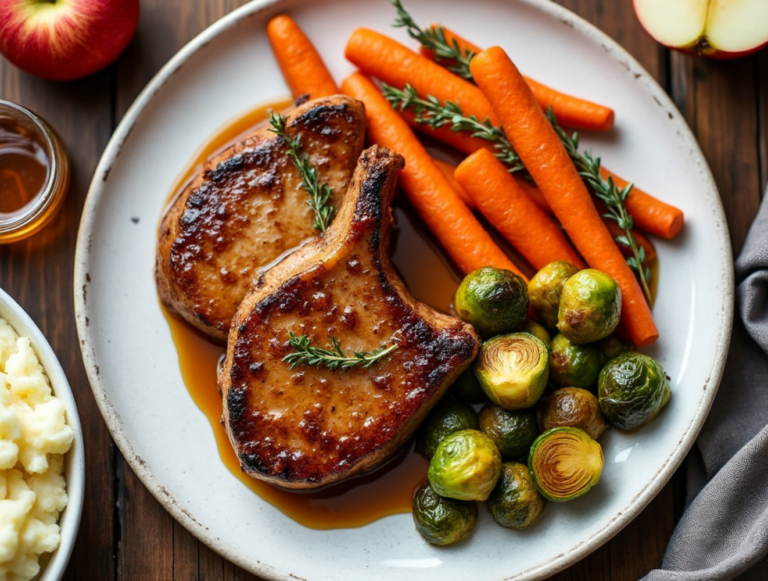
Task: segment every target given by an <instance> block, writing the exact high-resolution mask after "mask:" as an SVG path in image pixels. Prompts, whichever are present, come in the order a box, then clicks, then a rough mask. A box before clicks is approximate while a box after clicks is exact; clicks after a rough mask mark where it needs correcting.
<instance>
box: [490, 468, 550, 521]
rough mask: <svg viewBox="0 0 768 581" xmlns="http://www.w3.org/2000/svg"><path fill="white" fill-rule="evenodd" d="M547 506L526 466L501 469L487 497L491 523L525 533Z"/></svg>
mask: <svg viewBox="0 0 768 581" xmlns="http://www.w3.org/2000/svg"><path fill="white" fill-rule="evenodd" d="M546 505H547V501H546V500H545V499H544V497H543V496H541V494H539V492H538V490H536V487H535V486H534V485H533V480H532V479H531V473H530V471H529V470H528V467H527V466H526V465H525V464H520V463H519V462H505V463H504V464H502V465H501V476H500V477H499V481H498V482H497V483H496V488H494V489H493V492H491V496H489V497H488V510H490V511H491V516H493V520H495V521H496V522H497V523H499V524H500V525H501V526H503V527H505V528H508V529H524V528H525V527H527V526H530V525H532V524H533V523H535V522H536V521H537V520H539V516H541V513H542V511H543V510H544V507H545V506H546Z"/></svg>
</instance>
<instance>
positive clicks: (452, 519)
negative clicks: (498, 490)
mask: <svg viewBox="0 0 768 581" xmlns="http://www.w3.org/2000/svg"><path fill="white" fill-rule="evenodd" d="M413 522H415V523H416V530H417V531H419V534H420V535H421V536H422V537H423V538H424V540H425V541H427V542H428V543H431V544H433V545H439V546H445V545H454V544H456V543H459V542H461V541H463V540H464V539H466V538H467V537H468V536H469V533H471V532H472V530H473V529H474V528H475V523H476V522H477V505H476V504H475V503H474V502H464V501H462V500H454V499H453V498H445V497H444V496H440V495H439V494H437V493H436V492H435V491H434V490H433V489H432V487H431V486H430V485H429V482H428V481H427V482H425V483H424V484H422V485H421V486H420V487H419V488H418V489H417V490H416V492H415V493H414V495H413Z"/></svg>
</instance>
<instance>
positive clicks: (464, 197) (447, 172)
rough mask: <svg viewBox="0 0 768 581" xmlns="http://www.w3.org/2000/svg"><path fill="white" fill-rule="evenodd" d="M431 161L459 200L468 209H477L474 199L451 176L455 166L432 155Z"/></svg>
mask: <svg viewBox="0 0 768 581" xmlns="http://www.w3.org/2000/svg"><path fill="white" fill-rule="evenodd" d="M432 161H434V162H435V165H436V166H437V169H439V170H440V171H441V172H442V173H443V175H444V176H445V179H447V180H448V183H449V184H451V188H453V191H454V192H456V193H457V194H459V197H460V198H461V201H462V202H464V203H465V204H466V205H467V207H468V208H469V209H470V210H477V204H475V200H473V199H472V196H470V195H469V194H468V193H467V191H466V190H465V189H464V188H463V187H461V184H460V183H459V182H457V181H456V178H455V177H454V176H453V172H454V171H456V166H455V165H451V164H450V163H448V162H447V161H443V160H442V159H436V158H434V157H433V158H432Z"/></svg>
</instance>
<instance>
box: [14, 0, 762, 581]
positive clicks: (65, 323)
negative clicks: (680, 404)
mask: <svg viewBox="0 0 768 581" xmlns="http://www.w3.org/2000/svg"><path fill="white" fill-rule="evenodd" d="M361 1H362V0H361ZM377 1H381V2H383V1H385V0H377ZM558 1H559V3H560V4H562V5H564V6H566V7H568V8H570V9H571V10H574V11H575V12H577V13H578V14H580V15H581V16H583V17H584V18H586V19H587V20H589V21H591V22H593V23H594V24H595V25H597V26H598V27H599V28H601V29H602V30H604V31H606V32H607V33H608V34H609V35H611V36H612V37H613V38H615V39H616V40H617V41H618V42H619V43H620V44H622V45H623V46H624V47H625V48H626V49H628V50H629V52H631V53H632V54H633V55H634V56H635V57H636V58H637V59H638V60H639V61H640V62H641V63H642V65H643V66H644V67H645V68H646V69H647V70H648V71H649V72H650V73H651V75H653V76H654V77H655V78H656V79H657V80H658V82H659V83H660V84H661V86H662V87H664V88H665V89H666V90H667V92H668V93H669V94H670V95H671V97H672V99H673V100H674V101H675V103H676V104H677V106H678V107H679V108H680V110H681V111H682V113H683V115H684V116H685V118H686V119H687V120H688V123H689V124H690V126H691V127H692V128H693V131H694V133H695V134H696V136H697V137H698V140H699V143H700V144H701V147H702V149H703V150H704V154H705V155H706V157H707V160H708V161H709V163H710V166H711V167H712V170H713V172H714V175H715V179H716V180H717V184H718V186H719V188H720V193H721V195H722V198H723V203H724V205H725V211H726V214H727V216H728V223H729V225H730V228H731V239H732V241H733V246H734V252H736V253H738V251H739V250H740V248H741V245H742V243H743V241H744V237H745V235H746V233H747V230H748V228H749V225H750V223H751V221H752V219H753V217H754V216H755V213H756V212H757V208H758V204H759V202H760V197H761V192H762V188H763V186H764V185H765V183H766V174H767V173H768V51H764V52H763V53H762V54H759V55H756V56H752V57H749V58H746V59H741V60H737V61H725V62H723V61H711V60H704V59H694V58H690V57H687V56H683V55H680V54H677V53H674V52H670V51H669V50H666V49H664V48H662V47H660V46H658V45H657V44H656V43H655V42H654V41H653V40H651V38H650V37H648V36H647V35H646V34H645V33H644V31H643V30H642V29H641V27H640V25H639V24H638V22H637V20H636V18H635V15H634V13H633V10H632V6H631V4H632V3H631V0H558ZM243 3H245V0H142V11H143V12H142V16H141V23H140V26H139V31H138V34H137V36H136V38H135V39H134V41H133V43H132V44H131V45H130V47H129V48H128V50H127V51H126V53H125V54H124V55H123V56H122V57H121V58H120V59H119V60H118V61H117V63H115V64H114V65H113V66H111V67H110V68H108V69H106V70H104V71H102V72H100V73H98V74H96V75H94V76H92V77H90V78H87V79H84V80H81V81H76V82H72V83H49V82H45V81H41V80H39V79H36V78H33V77H30V76H28V75H26V74H24V73H22V72H20V71H19V70H17V69H16V68H14V67H13V66H11V65H9V64H8V63H7V62H5V61H3V60H2V59H1V58H0V98H3V99H9V100H11V101H15V102H17V103H20V104H22V105H24V106H26V107H29V108H31V109H32V110H34V111H36V112H37V113H39V114H41V115H42V116H43V117H45V118H46V119H47V120H48V121H49V122H50V123H51V124H52V125H53V127H54V128H55V129H56V131H58V133H59V135H60V136H61V137H62V138H63V140H64V142H65V144H66V146H67V149H68V150H69V153H70V155H71V159H72V165H73V176H72V189H71V191H70V193H69V197H68V199H67V202H66V207H65V208H64V209H63V211H62V212H61V214H60V215H59V216H58V218H57V219H56V221H55V223H54V224H53V225H51V226H50V227H48V228H47V229H46V230H45V231H44V232H42V233H40V234H39V235H38V236H36V237H33V238H32V239H29V240H27V241H22V242H19V243H16V244H13V245H9V246H0V286H2V287H3V288H4V289H5V290H6V291H8V292H9V293H10V294H11V295H12V296H14V297H15V298H16V300H18V302H19V303H21V305H22V306H23V307H24V308H25V309H26V310H27V311H28V312H29V314H30V315H31V316H32V318H33V319H34V320H35V321H36V322H37V323H38V325H39V326H40V328H41V329H42V331H43V333H45V335H46V336H47V337H48V339H49V341H50V342H51V344H52V346H53V348H54V350H55V351H56V353H57V355H58V357H59V359H60V360H61V363H62V365H63V366H64V369H65V371H66V372H67V375H68V376H69V379H70V382H71V383H72V388H73V390H74V392H75V397H76V399H77V404H78V407H79V409H80V414H81V418H82V423H83V431H84V435H85V440H86V457H87V468H86V474H87V487H86V501H85V509H84V512H83V521H82V525H81V527H80V536H79V538H78V542H77V545H76V546H75V551H74V554H73V556H72V560H71V563H70V566H69V570H68V575H67V577H66V578H67V579H79V580H86V581H96V580H101V581H109V580H141V581H146V580H149V579H158V580H163V581H166V580H171V579H176V580H186V579H206V580H211V581H214V580H215V581H219V580H221V581H223V580H235V579H237V580H243V579H255V578H254V577H253V576H251V575H249V574H248V573H246V572H244V571H242V570H240V569H238V568H237V567H235V566H234V565H232V564H231V563H228V562H227V561H225V560H224V559H222V558H221V557H219V556H218V555H217V554H216V553H214V552H213V551H211V550H209V549H208V548H206V547H205V546H204V545H202V544H201V543H199V542H198V541H197V540H196V539H195V538H194V537H192V535H190V534H189V533H188V532H187V531H186V530H185V529H184V528H183V527H181V526H180V525H179V524H178V523H176V522H175V521H174V520H173V519H172V518H171V516H170V515H169V514H168V513H167V512H165V510H164V509H163V508H162V507H161V506H160V505H159V504H158V503H157V502H156V501H155V500H154V498H153V497H152V496H151V495H150V494H149V493H148V492H147V490H146V489H145V488H144V486H143V485H142V484H141V483H140V482H139V480H138V479H137V478H136V476H135V475H134V474H133V472H132V471H131V469H130V468H129V467H128V466H127V465H126V463H125V461H124V460H123V458H122V457H121V455H120V452H119V451H118V450H117V448H116V447H115V445H114V443H113V442H112V439H111V438H110V435H109V433H108V431H107V428H106V426H105V424H104V422H103V420H102V418H101V415H100V414H99V411H98V409H97V407H96V403H95V401H94V399H93V396H92V394H91V390H90V387H89V385H88V380H87V378H86V375H85V371H84V369H83V364H82V361H81V359H80V348H79V345H78V338H77V333H76V331H75V321H74V312H73V296H72V292H73V290H72V269H73V256H74V250H75V238H76V233H77V228H78V224H79V221H80V212H81V209H82V207H83V202H84V200H85V195H86V191H87V189H88V184H89V182H90V180H91V175H92V173H93V171H94V168H95V167H96V163H97V161H98V159H99V157H100V156H101V153H102V151H103V150H104V148H105V146H106V144H107V141H108V139H109V137H110V135H111V133H112V131H113V130H114V129H115V127H116V126H117V124H118V122H119V121H120V118H121V117H122V116H123V114H124V113H125V111H126V110H127V108H128V107H129V106H130V104H131V102H132V101H133V100H134V98H135V97H136V95H138V93H139V91H140V90H141V89H142V88H143V87H144V85H145V84H146V83H147V82H148V81H149V79H150V78H151V77H152V75H153V74H154V73H155V72H156V71H157V70H158V69H159V68H160V67H161V66H162V65H163V64H164V63H165V62H166V61H167V60H168V59H169V58H170V57H171V56H172V55H173V54H174V53H175V52H176V51H177V50H178V49H179V48H180V47H182V46H183V45H184V44H185V43H186V42H187V41H189V40H190V39H191V38H192V37H194V36H195V35H196V34H197V33H198V32H200V31H201V30H203V29H204V28H205V27H206V26H208V25H209V24H211V23H212V22H214V21H215V20H217V19H219V18H220V17H222V16H223V15H224V14H226V13H227V12H229V11H231V10H232V9H234V8H236V7H237V6H239V5H240V4H243ZM684 485H685V482H684V475H683V473H682V472H681V471H678V473H677V474H676V475H675V476H674V477H673V478H672V481H671V482H670V483H669V484H668V485H667V486H666V487H665V488H664V489H663V490H662V492H661V493H660V494H659V495H658V497H657V498H656V499H655V500H654V501H653V502H652V503H651V505H650V506H649V507H648V508H647V509H646V510H645V511H644V512H643V513H642V514H641V515H640V516H639V517H638V518H637V519H635V521H634V522H632V523H631V524H630V525H629V526H628V527H627V528H626V529H624V530H623V531H622V532H621V533H619V534H618V535H617V536H616V537H615V538H614V539H613V540H611V541H610V542H608V543H607V544H606V545H605V546H603V547H602V548H600V549H599V550H597V551H596V552H595V553H593V554H592V555H590V556H589V557H587V558H586V559H584V560H583V561H581V562H580V563H577V564H576V565H574V566H573V567H571V568H570V569H568V570H566V571H564V572H562V573H560V574H558V575H556V576H555V577H554V579H557V580H558V581H572V580H574V581H575V580H589V581H600V580H602V579H611V580H613V581H619V580H636V579H638V578H640V577H641V576H643V575H644V574H645V573H647V572H648V571H649V570H651V569H653V568H655V567H658V566H659V565H660V564H661V561H662V557H663V555H664V549H665V547H666V545H667V542H668V539H669V537H670V535H671V534H672V531H673V529H674V526H675V522H676V521H677V519H678V518H679V517H680V514H681V511H682V509H683V501H684Z"/></svg>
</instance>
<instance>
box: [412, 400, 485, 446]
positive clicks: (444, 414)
mask: <svg viewBox="0 0 768 581" xmlns="http://www.w3.org/2000/svg"><path fill="white" fill-rule="evenodd" d="M479 429H480V423H479V422H478V419H477V412H476V411H475V410H474V408H473V407H472V406H471V405H469V404H467V403H463V402H460V401H458V400H455V399H449V400H443V401H441V402H440V403H439V404H437V407H435V409H434V410H432V412H431V413H430V414H429V417H428V418H427V421H426V422H424V426H423V428H422V432H421V450H422V452H424V455H425V456H426V457H427V458H431V457H432V456H434V455H435V450H437V447H438V445H439V444H440V442H442V441H443V440H444V439H445V438H446V437H448V436H450V435H451V434H453V433H455V432H460V431H461V430H479Z"/></svg>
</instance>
